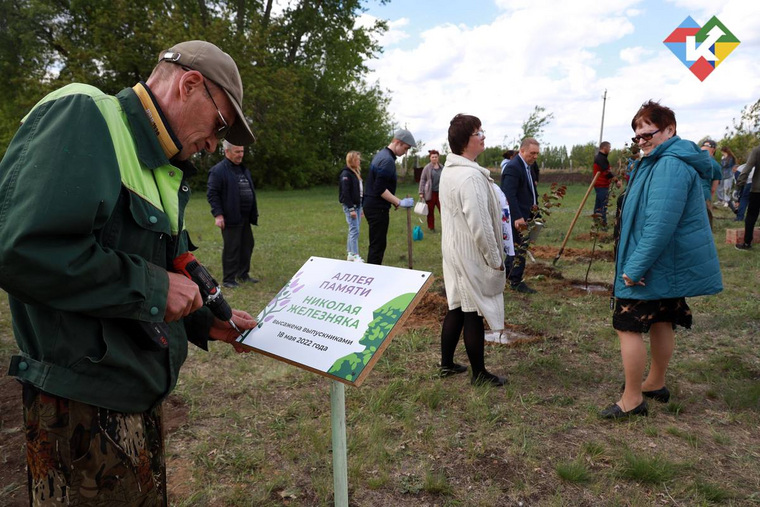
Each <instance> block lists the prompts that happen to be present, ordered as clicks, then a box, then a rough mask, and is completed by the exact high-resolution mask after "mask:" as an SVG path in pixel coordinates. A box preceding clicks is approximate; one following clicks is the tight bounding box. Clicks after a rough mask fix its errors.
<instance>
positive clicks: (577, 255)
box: [529, 245, 615, 266]
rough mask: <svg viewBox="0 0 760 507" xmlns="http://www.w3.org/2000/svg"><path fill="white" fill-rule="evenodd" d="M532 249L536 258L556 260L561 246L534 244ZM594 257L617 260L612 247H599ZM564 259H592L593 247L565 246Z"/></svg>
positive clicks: (595, 258) (596, 258) (562, 256)
mask: <svg viewBox="0 0 760 507" xmlns="http://www.w3.org/2000/svg"><path fill="white" fill-rule="evenodd" d="M530 251H531V253H532V254H533V257H535V258H536V259H551V260H554V258H555V257H557V253H558V252H559V248H558V247H556V246H546V245H532V246H531V247H530ZM593 258H594V260H602V261H608V262H612V261H614V260H615V257H614V255H613V252H612V249H611V248H604V249H601V248H597V249H596V250H595V251H594V257H593ZM562 259H564V260H574V261H588V260H589V259H591V249H586V248H565V249H564V250H563V251H562V255H561V256H560V260H562ZM529 266H530V265H529Z"/></svg>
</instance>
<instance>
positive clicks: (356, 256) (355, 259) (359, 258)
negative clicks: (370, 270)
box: [354, 254, 364, 262]
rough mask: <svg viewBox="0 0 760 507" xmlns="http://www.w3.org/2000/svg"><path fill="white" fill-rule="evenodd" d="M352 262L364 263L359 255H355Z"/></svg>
mask: <svg viewBox="0 0 760 507" xmlns="http://www.w3.org/2000/svg"><path fill="white" fill-rule="evenodd" d="M354 262H364V259H362V258H361V255H359V254H356V255H354Z"/></svg>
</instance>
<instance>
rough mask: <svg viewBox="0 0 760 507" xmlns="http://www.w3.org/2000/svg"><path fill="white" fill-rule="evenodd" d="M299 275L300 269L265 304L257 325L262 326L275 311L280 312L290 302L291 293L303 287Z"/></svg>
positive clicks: (271, 317) (272, 316)
mask: <svg viewBox="0 0 760 507" xmlns="http://www.w3.org/2000/svg"><path fill="white" fill-rule="evenodd" d="M300 277H301V271H299V272H298V273H296V275H295V276H294V277H293V278H291V279H290V282H288V284H287V285H285V287H283V288H282V289H281V290H280V292H278V293H277V295H276V296H275V297H274V298H272V300H271V301H270V302H269V304H267V306H266V308H264V310H263V311H262V312H261V315H260V316H259V323H258V325H257V327H259V328H260V327H263V326H264V322H269V321H270V320H272V319H273V318H274V314H275V313H277V312H281V311H282V310H284V309H285V305H287V304H288V303H290V299H291V298H292V297H293V294H295V293H296V292H298V291H299V290H301V289H303V287H304V284H302V283H300V280H299V279H300Z"/></svg>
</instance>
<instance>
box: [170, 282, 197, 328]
mask: <svg viewBox="0 0 760 507" xmlns="http://www.w3.org/2000/svg"><path fill="white" fill-rule="evenodd" d="M166 274H167V275H169V295H168V296H167V298H166V313H164V320H165V321H166V322H174V321H176V320H179V319H181V318H182V317H186V316H188V315H190V314H191V313H192V312H194V311H195V310H197V309H198V308H200V307H201V306H203V299H201V293H200V291H199V290H198V285H196V283H195V282H194V281H192V280H190V279H189V278H188V277H186V276H185V275H181V274H179V273H172V272H167V273H166Z"/></svg>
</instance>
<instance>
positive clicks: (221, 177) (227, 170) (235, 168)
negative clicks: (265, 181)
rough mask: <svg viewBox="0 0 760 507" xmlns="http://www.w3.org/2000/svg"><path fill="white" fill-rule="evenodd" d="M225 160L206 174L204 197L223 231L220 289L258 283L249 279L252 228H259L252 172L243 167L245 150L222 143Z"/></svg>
mask: <svg viewBox="0 0 760 507" xmlns="http://www.w3.org/2000/svg"><path fill="white" fill-rule="evenodd" d="M223 146H224V160H222V161H221V162H219V163H218V164H216V165H215V166H214V167H212V168H211V170H210V171H209V173H208V191H207V192H206V197H207V198H208V202H209V204H210V205H211V214H212V215H214V223H215V225H216V226H217V227H219V228H220V229H221V230H222V240H223V242H224V249H223V250H222V273H223V277H224V278H223V280H222V285H223V286H224V287H228V288H232V287H237V286H238V282H243V283H245V282H248V283H257V282H258V279H256V278H251V276H250V274H249V271H250V270H251V254H252V253H253V246H254V238H253V231H252V230H251V224H253V225H258V222H259V210H258V207H257V206H256V190H255V189H254V187H253V180H252V179H251V172H250V171H249V170H248V169H246V167H245V166H244V165H243V156H244V155H245V148H243V147H242V146H236V145H234V144H230V143H229V142H227V141H224V145H223Z"/></svg>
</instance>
